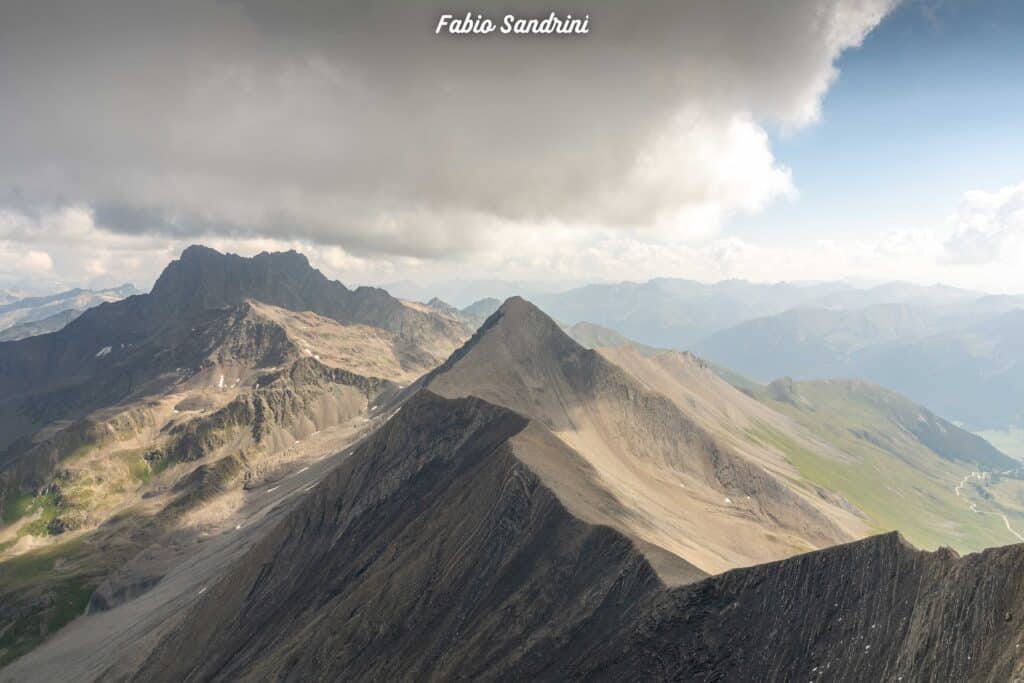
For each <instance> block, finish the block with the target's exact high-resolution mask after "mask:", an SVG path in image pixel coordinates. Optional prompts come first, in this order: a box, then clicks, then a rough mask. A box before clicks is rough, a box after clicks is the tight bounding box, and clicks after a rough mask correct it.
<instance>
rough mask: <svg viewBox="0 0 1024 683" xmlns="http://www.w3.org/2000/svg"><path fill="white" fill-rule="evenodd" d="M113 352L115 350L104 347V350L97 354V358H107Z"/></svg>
mask: <svg viewBox="0 0 1024 683" xmlns="http://www.w3.org/2000/svg"><path fill="white" fill-rule="evenodd" d="M113 350H114V349H112V348H111V347H109V346H104V347H103V348H102V349H100V350H99V351H97V352H96V357H97V358H103V356H106V355H107V354H108V353H110V352H111V351H113Z"/></svg>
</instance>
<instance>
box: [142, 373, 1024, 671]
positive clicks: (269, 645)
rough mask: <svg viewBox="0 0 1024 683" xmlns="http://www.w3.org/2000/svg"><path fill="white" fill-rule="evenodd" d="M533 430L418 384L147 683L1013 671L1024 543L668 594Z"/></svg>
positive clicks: (869, 550)
mask: <svg viewBox="0 0 1024 683" xmlns="http://www.w3.org/2000/svg"><path fill="white" fill-rule="evenodd" d="M529 427H530V426H529V425H528V423H527V421H526V420H525V419H524V418H523V417H521V416H519V415H516V414H514V413H511V412H510V411H507V410H503V409H500V408H497V407H495V406H492V405H489V404H487V403H485V402H483V401H480V400H478V399H472V398H469V399H458V400H444V399H441V398H439V397H437V396H433V395H431V394H429V393H428V392H420V393H419V394H418V395H416V396H415V397H413V398H412V399H411V400H409V401H408V402H407V403H406V404H405V406H404V407H403V408H402V411H401V413H400V414H399V415H398V416H397V417H395V418H393V419H392V420H391V421H390V422H389V423H388V424H387V425H386V426H385V427H383V428H382V429H381V430H380V431H379V432H378V433H377V434H375V435H374V436H373V437H372V438H370V439H369V440H367V441H366V442H365V443H364V444H362V445H361V446H360V447H359V448H358V449H357V451H356V453H355V454H354V455H353V456H352V458H351V459H350V460H348V461H347V462H346V463H344V464H343V465H342V466H341V467H339V468H338V469H337V470H336V471H335V472H334V473H332V474H331V475H330V476H329V477H328V478H327V479H326V480H325V481H324V482H322V483H321V484H320V485H319V486H318V487H317V489H316V490H315V491H314V492H313V493H312V494H311V495H310V496H309V497H308V498H307V499H306V500H305V501H303V502H302V503H301V505H300V506H299V507H298V508H297V509H296V510H294V511H293V512H292V513H290V514H289V515H288V516H287V517H286V518H285V519H284V520H283V521H282V522H281V523H280V524H279V525H278V526H277V527H276V529H275V530H274V531H273V532H271V533H270V534H269V535H268V536H267V537H266V538H265V539H264V540H263V541H262V542H261V543H259V544H258V545H257V546H255V547H254V548H253V549H252V550H250V551H249V552H248V553H247V554H246V555H245V556H244V557H242V558H241V559H240V561H238V562H237V563H236V565H235V567H234V569H232V570H231V571H229V572H228V573H227V574H226V575H225V576H224V577H223V578H222V579H221V580H220V581H219V582H217V583H216V585H214V586H212V587H211V588H210V589H209V590H208V591H205V592H204V593H203V594H201V595H199V596H197V597H196V598H195V603H194V605H193V607H192V608H191V609H189V610H188V611H187V612H186V613H184V614H181V615H179V616H178V617H176V625H175V626H174V627H173V628H172V630H171V632H170V633H169V634H168V635H167V636H166V637H164V638H163V639H162V641H161V642H160V643H159V644H158V645H157V646H156V647H155V648H154V649H153V650H152V653H151V654H150V656H149V658H148V659H147V661H145V662H144V663H143V665H142V666H141V668H140V669H139V670H138V671H136V672H135V674H134V675H133V677H132V678H133V680H145V681H180V680H188V681H211V680H271V679H273V680H322V679H331V680H337V679H345V680H366V679H374V680H409V679H423V680H451V679H466V680H525V679H529V680H623V679H630V680H645V681H646V680H651V681H668V680H698V681H713V680H764V681H782V680H794V679H810V680H836V679H838V680H852V681H861V680H863V681H874V680H901V677H902V680H936V679H944V680H979V681H984V680H993V681H994V680H1007V679H1008V678H1010V677H1011V676H1013V675H1016V674H1019V673H1020V670H1021V665H1020V658H1019V657H1018V655H1017V652H1018V649H1017V648H1018V646H1019V644H1020V638H1021V635H1022V634H1021V628H1022V627H1021V620H1020V614H1018V612H1019V611H1020V605H1022V604H1024V548H1022V547H1021V546H1014V547H1008V548H1001V549H997V550H991V551H986V552H985V553H983V554H980V555H973V556H969V557H966V558H962V559H961V558H959V557H957V556H956V555H955V554H954V553H952V552H949V551H941V552H937V553H926V552H922V551H918V550H915V549H914V548H912V547H911V546H909V545H907V544H906V543H905V542H903V541H902V539H900V538H899V537H898V536H897V535H896V534H888V535H885V536H878V537H873V538H870V539H866V540H863V541H859V542H856V543H851V544H848V545H842V546H838V547H834V548H829V549H826V550H822V551H818V552H814V553H810V554H806V555H801V556H798V557H793V558H790V559H787V560H782V561H779V562H774V563H771V564H767V565H760V566H756V567H750V568H745V569H738V570H734V571H731V572H728V573H726V574H723V575H721V576H717V577H713V578H709V579H706V580H704V581H701V582H699V583H695V584H691V585H687V586H683V587H680V588H676V589H668V588H666V587H665V585H664V584H663V583H662V582H661V581H660V580H659V578H658V576H657V574H656V573H655V572H654V571H653V570H652V568H651V567H650V565H649V564H648V562H647V561H646V560H645V558H644V556H643V555H642V554H641V553H640V552H638V551H637V549H636V547H635V546H634V544H633V543H631V542H630V541H629V540H627V539H626V538H625V537H624V536H622V535H621V534H619V533H618V532H616V531H615V530H613V529H610V528H608V527H604V526H594V525H592V524H588V523H586V522H584V521H582V520H580V519H579V518H577V517H576V516H575V515H573V514H572V513H571V512H570V509H569V508H567V507H566V506H565V505H564V504H563V503H562V502H561V500H562V499H561V496H559V495H556V494H555V492H554V491H553V490H552V489H550V488H549V487H548V482H549V479H548V478H547V477H545V476H544V475H543V474H538V473H537V472H536V471H534V470H533V468H532V467H531V466H530V465H528V464H527V463H526V462H525V461H524V460H523V459H522V458H521V457H520V455H519V454H520V453H521V452H523V451H524V450H527V449H528V448H529V445H528V444H525V443H521V442H520V439H521V437H522V435H523V434H524V432H525V430H526V429H529ZM567 457H571V456H567Z"/></svg>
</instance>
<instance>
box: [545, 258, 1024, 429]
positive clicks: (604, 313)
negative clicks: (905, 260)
mask: <svg viewBox="0 0 1024 683" xmlns="http://www.w3.org/2000/svg"><path fill="white" fill-rule="evenodd" d="M533 300H534V302H535V303H537V304H538V305H539V306H540V307H541V308H542V309H543V310H545V311H546V312H547V313H548V314H550V315H551V316H552V317H554V318H555V319H556V320H558V321H559V322H560V323H561V324H563V325H565V326H566V327H571V326H573V325H577V324H580V325H590V326H596V327H597V328H602V329H605V330H608V331H610V332H614V333H615V334H618V335H621V336H622V337H624V338H628V339H629V340H632V342H633V343H634V345H640V346H646V347H654V348H669V349H680V350H683V349H688V350H692V351H694V352H696V353H697V354H698V355H700V356H701V357H702V358H705V359H707V360H708V361H710V362H713V363H715V364H717V365H720V366H722V367H724V368H728V369H730V370H731V371H733V372H737V373H739V374H741V375H744V376H746V377H749V378H752V379H754V380H757V381H759V382H762V383H767V382H771V381H772V380H775V379H778V378H780V377H786V376H788V377H793V378H795V379H806V380H816V379H835V378H846V379H867V380H870V381H872V382H875V383H877V384H880V385H882V386H886V387H889V388H891V389H895V390H897V391H899V392H901V393H903V394H906V395H907V396H908V397H910V398H912V399H914V400H915V401H917V402H919V403H923V404H925V405H927V406H928V407H929V408H930V409H932V410H934V411H936V412H938V413H940V414H942V415H945V416H946V417H948V418H949V419H951V420H953V421H955V422H957V423H958V424H962V425H964V426H966V427H968V428H970V429H972V430H974V431H985V430H994V431H993V433H995V434H996V435H1000V432H1003V433H1006V432H1012V431H1013V430H1014V428H1019V427H1021V426H1024V357H1022V356H1021V354H1020V349H1024V343H1022V342H1024V336H1022V334H1021V332H1022V330H1024V325H1022V320H1024V297H1020V296H1008V295H998V296H996V295H988V294H984V293H981V292H973V291H970V290H963V289H957V288H953V287H947V286H942V285H934V286H920V285H914V284H908V283H899V282H894V283H888V284H883V285H877V286H873V287H866V288H865V287H856V286H853V285H850V284H847V283H842V282H820V283H776V284H760V283H752V282H746V281H742V280H728V281H723V282H719V283H714V284H705V283H700V282H695V281H692V280H681V279H672V278H661V279H655V280H650V281H648V282H643V283H632V282H622V283H616V284H595V285H588V286H584V287H578V288H575V289H569V290H566V291H561V292H540V293H538V294H537V295H535V296H534V297H533ZM591 334H593V329H592V330H591ZM609 341H611V340H609ZM953 386H955V387H957V390H956V391H949V390H948V388H949V387H953Z"/></svg>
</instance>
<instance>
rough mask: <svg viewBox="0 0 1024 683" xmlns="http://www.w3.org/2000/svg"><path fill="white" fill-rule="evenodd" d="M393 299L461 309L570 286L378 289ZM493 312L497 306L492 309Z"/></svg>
mask: <svg viewBox="0 0 1024 683" xmlns="http://www.w3.org/2000/svg"><path fill="white" fill-rule="evenodd" d="M381 287H382V288H384V289H386V290H387V291H388V292H390V293H391V294H392V295H393V296H396V297H398V298H399V299H408V300H410V301H423V302H426V301H429V300H431V299H433V298H435V297H436V298H438V299H440V300H442V301H445V302H447V303H448V304H450V305H452V306H454V307H456V308H459V309H462V308H466V307H468V306H470V305H471V304H473V303H475V302H477V301H479V300H480V299H493V300H497V301H498V304H499V305H500V304H501V302H502V301H504V300H505V299H507V298H509V297H510V296H527V297H531V298H534V297H537V296H539V295H541V294H546V293H549V292H559V291H563V290H566V289H568V288H569V287H570V285H560V284H558V283H547V284H546V283H537V282H516V281H512V280H442V281H439V282H432V283H428V284H421V283H417V282H412V281H410V280H401V281H398V282H389V283H387V284H384V285H381ZM495 308H497V306H495Z"/></svg>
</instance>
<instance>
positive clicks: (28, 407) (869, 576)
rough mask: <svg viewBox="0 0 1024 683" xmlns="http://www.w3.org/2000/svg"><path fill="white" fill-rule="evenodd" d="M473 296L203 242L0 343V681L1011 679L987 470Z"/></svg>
mask: <svg viewBox="0 0 1024 683" xmlns="http://www.w3.org/2000/svg"><path fill="white" fill-rule="evenodd" d="M933 295H935V296H940V297H946V296H954V297H955V296H959V294H958V293H956V292H954V293H952V294H951V293H949V292H946V291H945V290H942V291H940V292H938V293H933ZM837 296H838V295H837ZM494 303H497V302H484V303H481V304H480V305H479V306H477V307H475V308H462V309H458V308H455V307H453V306H448V305H446V304H444V302H442V301H440V300H435V301H431V302H429V304H418V303H415V302H410V301H404V300H401V299H396V298H395V297H393V296H392V295H390V294H389V293H388V292H386V291H384V290H381V289H376V288H366V287H360V288H356V289H349V288H347V287H345V286H344V285H342V284H341V283H339V282H335V281H331V280H329V279H328V278H326V277H325V276H323V275H322V274H321V273H320V272H319V271H317V270H315V269H314V268H312V267H311V266H310V264H309V262H308V260H307V259H306V258H305V257H304V256H302V255H300V254H297V253H295V252H286V253H274V254H270V253H263V254H259V255H257V256H255V257H252V258H243V257H239V256H235V255H232V254H221V253H219V252H216V251H214V250H212V249H208V248H205V247H198V246H197V247H190V248H188V249H186V250H185V251H184V252H183V253H182V254H181V257H180V258H179V259H177V260H176V261H173V262H172V263H171V264H169V265H168V266H167V268H166V269H165V271H164V272H163V274H162V275H161V276H160V278H159V279H158V280H157V282H156V284H155V285H154V287H153V289H152V291H151V292H150V293H148V294H141V295H135V296H131V297H128V298H127V299H124V300H122V301H118V302H112V303H104V304H102V305H100V306H97V307H95V308H92V309H90V310H88V311H86V312H85V313H83V314H82V315H81V316H80V317H78V318H77V319H75V320H73V321H72V322H71V323H69V324H68V325H67V326H66V327H64V328H63V329H61V330H60V331H58V332H55V333H51V334H44V335H41V336H33V337H30V338H27V339H23V340H20V341H15V342H7V343H0V396H2V397H3V398H2V399H0V436H2V442H0V514H2V526H0V663H2V664H4V665H6V667H5V668H4V669H2V670H0V680H4V681H6V680H18V681H24V680H52V679H54V678H59V679H61V680H139V681H143V680H145V681H160V680H168V681H172V680H173V681H177V680H237V679H248V680H266V679H278V680H280V679H289V680H310V679H313V680H316V679H324V678H328V679H374V680H396V679H412V678H432V679H449V678H472V679H481V680H494V679H522V678H529V679H541V680H554V679H558V680H565V679H573V680H582V679H587V680H592V679H598V680H599V679H608V680H621V679H622V678H624V677H629V678H636V679H641V680H679V679H689V680H740V679H742V680H750V679H758V680H789V679H794V678H804V677H806V678H810V679H812V680H818V679H824V678H828V679H831V678H837V677H838V678H843V679H851V678H852V679H856V678H859V679H862V680H877V679H880V678H882V679H890V678H892V679H897V678H898V677H899V676H904V677H906V678H907V680H910V679H911V678H913V677H923V678H925V679H927V678H934V677H935V676H936V675H939V674H938V672H942V675H950V676H953V677H954V678H955V679H963V678H973V679H978V680H999V679H1004V678H1006V677H1009V676H1013V675H1019V674H1020V673H1021V670H1020V665H1019V663H1018V662H1019V661H1020V660H1019V658H1017V657H1016V646H1017V644H1018V643H1019V637H1020V634H1019V627H1018V626H1016V624H1018V623H1019V620H1020V615H1018V614H1017V613H1016V612H1017V611H1019V610H1018V608H1017V606H1018V605H1019V604H1020V598H1021V597H1024V596H1022V595H1021V589H1022V587H1021V585H1020V583H1019V581H1018V580H1017V577H1018V576H1020V575H1024V574H1020V572H1019V569H1020V565H1021V563H1022V562H1024V551H1022V550H1021V547H1019V546H1012V547H1008V548H1002V549H996V550H985V551H984V552H982V553H980V554H971V555H969V556H967V557H962V558H961V557H959V555H958V552H966V553H973V552H975V551H980V550H982V549H983V548H987V547H989V546H995V545H1004V544H1007V543H1015V542H1017V541H1018V540H1024V539H1022V538H1021V537H1020V536H1019V535H1018V534H1019V530H1020V529H1022V528H1024V505H1022V504H1021V503H1020V502H1019V501H1021V500H1024V472H1022V471H1021V468H1020V467H1018V464H1017V463H1016V461H1014V460H1012V459H1011V458H1008V457H1007V456H1006V455H1004V454H1003V453H1001V452H1000V451H999V450H997V449H996V448H994V447H993V446H991V445H990V444H989V443H987V442H986V441H984V440H983V439H981V438H979V437H978V436H976V435H973V434H970V433H968V432H965V431H964V430H962V429H960V428H959V427H957V426H956V425H955V424H953V423H952V422H949V421H947V420H945V419H943V418H941V417H939V416H938V415H936V414H935V413H933V412H931V411H930V410H928V409H926V408H924V407H922V406H920V405H918V404H917V403H915V402H913V401H911V400H909V399H907V398H904V397H903V396H901V395H899V394H896V393H894V392H892V391H889V390H887V389H882V388H881V387H878V386H876V385H873V384H869V383H866V382H852V381H829V382H819V381H815V382H803V381H796V380H790V379H784V380H779V381H777V382H773V383H771V384H767V385H760V384H757V383H754V382H750V383H740V382H737V383H736V384H735V385H734V384H733V383H730V382H729V381H726V380H725V379H723V374H725V375H726V376H728V375H727V373H723V372H722V370H721V369H720V368H716V367H714V366H712V365H710V364H709V363H707V362H706V361H704V360H703V359H702V358H701V357H698V356H696V355H693V354H692V353H687V352H679V351H672V350H660V349H657V348H654V347H653V346H639V347H638V346H637V345H635V344H632V343H630V342H629V340H628V339H626V338H625V337H622V336H621V335H619V336H617V335H616V334H615V333H612V332H609V331H608V330H605V329H603V328H602V327H600V326H599V325H595V324H575V325H572V326H570V327H568V328H563V327H562V326H561V325H560V324H559V323H558V322H556V320H555V319H554V318H552V317H550V316H549V315H548V314H547V313H546V312H545V311H544V310H542V309H541V308H539V307H538V306H536V305H534V304H533V303H531V302H529V301H527V300H525V299H523V298H520V297H512V298H509V299H507V300H506V301H505V302H504V303H501V304H500V306H498V307H497V308H496V310H495V309H494V307H493V304H494ZM476 321H479V323H478V324H475V323H476ZM474 330H475V331H474ZM581 342H583V343H581ZM589 347H597V348H589ZM893 530H895V531H898V532H899V533H898V534H897V533H894V532H893ZM877 534H881V535H877ZM911 544H913V545H916V546H918V547H921V548H924V549H925V550H917V549H916V548H915V547H913V546H912V545H911ZM943 546H947V547H943ZM949 547H952V548H953V549H950V548H949ZM1015 572H1016V573H1015ZM851 587H853V589H851ZM968 634H969V635H968Z"/></svg>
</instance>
